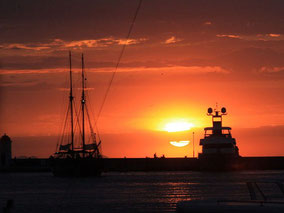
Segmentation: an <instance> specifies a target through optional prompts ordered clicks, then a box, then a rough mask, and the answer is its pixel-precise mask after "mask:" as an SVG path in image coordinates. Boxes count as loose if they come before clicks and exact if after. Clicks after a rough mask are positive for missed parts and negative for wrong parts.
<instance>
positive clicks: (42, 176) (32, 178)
mask: <svg viewBox="0 0 284 213" xmlns="http://www.w3.org/2000/svg"><path fill="white" fill-rule="evenodd" d="M254 182H256V183H257V186H258V187H259V188H260V189H261V191H262V192H263V194H264V195H265V196H266V198H267V199H271V200H284V194H283V193H282V192H281V190H280V189H279V188H278V185H277V184H276V183H282V184H283V183H284V171H242V172H229V173H228V172H227V173H207V172H190V171H189V172H129V173H112V172H111V173H103V174H102V176H101V177H92V178H59V177H54V176H53V175H52V174H51V173H48V172H46V173H2V174H0V209H1V210H2V209H3V208H5V206H6V205H7V201H8V200H10V201H8V202H10V204H9V205H10V206H12V207H11V211H9V212H13V213H25V212H27V213H53V212H55V213H57V212H60V213H61V212H62V213H65V212H66V213H73V212H74V213H75V212H78V213H84V212H88V213H90V212H135V213H137V212H175V211H176V204H177V203H178V202H180V201H188V200H216V201H217V200H250V199H251V197H250V193H249V190H248V187H247V185H248V183H254ZM256 195H257V196H260V195H261V194H259V195H258V194H257V193H256Z"/></svg>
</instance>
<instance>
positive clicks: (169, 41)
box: [164, 36, 182, 44]
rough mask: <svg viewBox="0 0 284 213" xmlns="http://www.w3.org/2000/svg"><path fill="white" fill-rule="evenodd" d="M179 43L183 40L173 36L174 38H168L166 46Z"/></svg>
mask: <svg viewBox="0 0 284 213" xmlns="http://www.w3.org/2000/svg"><path fill="white" fill-rule="evenodd" d="M179 41H182V39H178V38H176V37H175V36H172V37H170V38H168V39H167V40H166V41H165V42H164V43H165V44H174V43H177V42H179Z"/></svg>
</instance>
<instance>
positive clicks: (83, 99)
mask: <svg viewBox="0 0 284 213" xmlns="http://www.w3.org/2000/svg"><path fill="white" fill-rule="evenodd" d="M84 68H85V65H84V54H83V53H82V99H81V104H82V145H83V157H84V155H85V103H86V98H85V73H84Z"/></svg>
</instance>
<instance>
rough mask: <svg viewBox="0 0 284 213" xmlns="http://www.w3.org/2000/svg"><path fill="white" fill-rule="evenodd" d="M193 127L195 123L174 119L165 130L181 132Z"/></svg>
mask: <svg viewBox="0 0 284 213" xmlns="http://www.w3.org/2000/svg"><path fill="white" fill-rule="evenodd" d="M192 127H194V125H193V124H192V123H188V122H186V121H173V122H169V123H167V124H166V125H165V127H164V128H163V130H164V131H167V132H180V131H186V130H190V129H191V128H192Z"/></svg>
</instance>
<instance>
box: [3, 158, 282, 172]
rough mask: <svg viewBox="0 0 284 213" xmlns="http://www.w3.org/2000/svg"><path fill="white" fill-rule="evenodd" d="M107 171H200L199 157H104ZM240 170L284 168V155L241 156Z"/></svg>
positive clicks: (40, 163) (40, 165) (26, 162)
mask: <svg viewBox="0 0 284 213" xmlns="http://www.w3.org/2000/svg"><path fill="white" fill-rule="evenodd" d="M103 164H104V171H105V172H135V171H198V170H199V160H198V158H104V159H103ZM238 165H239V166H238V168H239V169H240V170H284V157H282V156H280V157H240V158H239V160H238ZM50 170H51V169H50V164H49V159H13V160H12V164H11V166H10V168H6V169H2V171H8V172H47V171H50Z"/></svg>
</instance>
